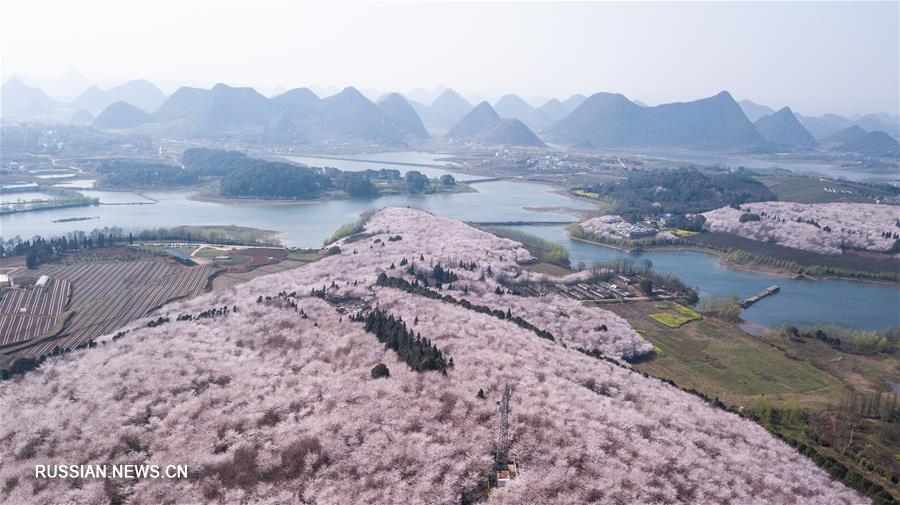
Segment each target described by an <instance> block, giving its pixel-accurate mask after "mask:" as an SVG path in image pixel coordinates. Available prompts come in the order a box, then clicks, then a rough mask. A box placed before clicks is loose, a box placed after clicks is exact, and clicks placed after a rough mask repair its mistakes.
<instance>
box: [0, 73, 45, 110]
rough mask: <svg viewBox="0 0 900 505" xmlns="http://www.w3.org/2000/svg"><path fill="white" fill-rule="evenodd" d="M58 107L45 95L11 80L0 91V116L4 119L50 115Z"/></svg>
mask: <svg viewBox="0 0 900 505" xmlns="http://www.w3.org/2000/svg"><path fill="white" fill-rule="evenodd" d="M58 107H59V104H57V103H56V101H54V100H53V99H52V98H50V97H49V96H47V94H46V93H44V92H43V91H41V90H40V88H35V87H33V86H29V85H27V84H25V83H24V82H22V81H21V80H20V79H17V78H15V77H14V78H12V79H10V80H8V81H6V83H4V84H3V88H2V89H0V115H3V116H5V117H16V116H20V115H22V116H39V115H44V114H49V113H52V112H53V111H54V110H55V109H57V108H58Z"/></svg>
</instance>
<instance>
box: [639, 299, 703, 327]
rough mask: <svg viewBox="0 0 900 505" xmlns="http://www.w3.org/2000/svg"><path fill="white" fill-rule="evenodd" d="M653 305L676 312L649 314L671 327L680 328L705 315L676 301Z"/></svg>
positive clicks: (655, 319) (651, 317) (650, 316)
mask: <svg viewBox="0 0 900 505" xmlns="http://www.w3.org/2000/svg"><path fill="white" fill-rule="evenodd" d="M653 306H654V307H656V308H657V309H666V310H671V311H672V312H674V314H673V313H672V312H656V313H653V314H650V315H648V316H647V317H649V318H650V319H653V320H654V321H656V322H658V323H660V324H663V325H665V326H668V327H669V328H680V327H681V326H684V325H685V324H687V323H689V322H691V321H696V320H698V319H703V316H702V315H701V314H700V313H699V312H696V311H694V310H691V309H689V308H687V307H685V306H684V305H681V304H678V303H675V302H670V301H662V302H656V303H655V304H653Z"/></svg>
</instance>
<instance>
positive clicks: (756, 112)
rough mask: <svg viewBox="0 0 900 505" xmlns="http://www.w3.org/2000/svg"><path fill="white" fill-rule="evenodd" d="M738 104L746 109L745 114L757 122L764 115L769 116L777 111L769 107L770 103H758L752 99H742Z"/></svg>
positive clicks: (742, 108)
mask: <svg viewBox="0 0 900 505" xmlns="http://www.w3.org/2000/svg"><path fill="white" fill-rule="evenodd" d="M738 105H740V106H741V110H743V111H744V115H745V116H747V119H749V120H750V121H752V122H754V123H755V122H756V120H757V119H759V118H761V117H763V116H769V115H771V114H774V113H775V109H773V108H771V107H769V106H768V105H760V104H758V103H754V102H751V101H750V100H741V101H740V102H738Z"/></svg>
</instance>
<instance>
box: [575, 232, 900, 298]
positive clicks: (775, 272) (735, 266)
mask: <svg viewBox="0 0 900 505" xmlns="http://www.w3.org/2000/svg"><path fill="white" fill-rule="evenodd" d="M566 236H567V237H568V238H569V240H575V241H578V242H583V243H586V244H592V245H598V246H601V247H607V248H609V249H615V250H617V251H621V252H624V253H628V254H632V252H631V250H629V249H625V248H622V247H619V246H614V245H609V244H604V243H602V242H594V241H591V240H587V239H582V238H576V237H572V236H571V235H569V234H568V232H567V233H566ZM675 251H691V252H698V253H704V254H711V255H713V256H715V257H717V258H718V260H719V264H721V265H722V266H724V267H725V268H730V269H732V270H740V271H744V272H753V273H756V274H762V275H769V276H773V277H787V278H790V279H795V280H804V279H805V280H810V281H825V280H839V281H849V282H861V283H864V284H876V285H880V286H890V287H898V286H900V283H898V282H892V281H885V280H879V279H866V278H859V277H840V276H834V275H828V276H812V275H805V274H797V273H795V272H791V271H789V270H782V269H779V268H771V267H765V266H757V265H746V264H743V263H735V262H733V261H729V260H728V254H727V253H725V252H722V251H719V250H718V249H711V248H706V247H699V246H687V245H671V246H648V247H646V248H644V252H675Z"/></svg>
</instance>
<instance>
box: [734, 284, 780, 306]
mask: <svg viewBox="0 0 900 505" xmlns="http://www.w3.org/2000/svg"><path fill="white" fill-rule="evenodd" d="M779 291H781V288H780V287H778V286H777V285H772V286H769V287H768V288H766V289H765V291H762V292H761V293H759V294H756V295H753V296H751V297H750V298H744V299H743V300H741V301H739V302H738V305H740V306H741V307H743V308H745V309H746V308H747V307H749V306H751V305H753V304H754V303H756V302H758V301H760V300H762V299H763V298H765V297H767V296H771V295H774V294H775V293H777V292H779Z"/></svg>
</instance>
